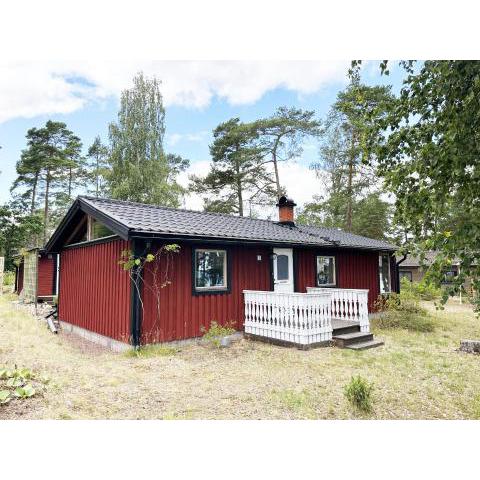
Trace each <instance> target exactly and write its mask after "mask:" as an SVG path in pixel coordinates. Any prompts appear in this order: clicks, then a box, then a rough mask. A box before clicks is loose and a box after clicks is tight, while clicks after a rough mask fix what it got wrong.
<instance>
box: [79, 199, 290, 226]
mask: <svg viewBox="0 0 480 480" xmlns="http://www.w3.org/2000/svg"><path fill="white" fill-rule="evenodd" d="M79 198H85V199H87V200H94V201H104V202H119V203H122V204H129V205H140V206H142V207H148V208H154V209H158V210H172V211H175V212H178V211H180V212H188V213H197V214H199V215H210V216H212V217H227V218H236V219H240V220H255V221H258V222H269V223H273V224H275V225H278V226H280V227H285V225H282V224H281V223H280V222H278V221H275V220H268V219H266V218H253V217H241V216H239V215H232V214H230V213H221V212H205V211H200V210H192V209H189V208H176V207H168V206H166V205H155V204H152V203H142V202H133V201H131V200H120V199H118V198H105V197H92V196H91V195H79Z"/></svg>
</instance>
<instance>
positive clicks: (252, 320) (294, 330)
mask: <svg viewBox="0 0 480 480" xmlns="http://www.w3.org/2000/svg"><path fill="white" fill-rule="evenodd" d="M243 293H244V298H245V333H246V334H248V335H251V336H255V337H260V338H265V339H270V340H273V341H279V342H283V343H286V344H293V345H297V346H299V347H302V348H305V347H308V346H314V345H321V344H328V343H330V342H331V341H332V337H333V335H334V330H339V331H341V330H342V329H348V328H352V327H357V328H358V331H359V332H362V333H368V332H369V331H370V325H369V320H368V290H351V289H338V288H337V289H329V288H308V289H307V293H280V292H270V291H254V290H244V292H243Z"/></svg>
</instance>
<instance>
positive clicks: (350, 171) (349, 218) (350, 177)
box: [345, 134, 355, 232]
mask: <svg viewBox="0 0 480 480" xmlns="http://www.w3.org/2000/svg"><path fill="white" fill-rule="evenodd" d="M351 147H352V148H351V150H350V158H349V162H348V185H347V215H346V219H345V229H346V230H347V232H351V231H352V215H353V212H352V210H353V173H354V170H353V165H354V162H355V138H354V136H353V134H352V146H351Z"/></svg>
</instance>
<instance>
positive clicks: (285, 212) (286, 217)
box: [277, 195, 297, 227]
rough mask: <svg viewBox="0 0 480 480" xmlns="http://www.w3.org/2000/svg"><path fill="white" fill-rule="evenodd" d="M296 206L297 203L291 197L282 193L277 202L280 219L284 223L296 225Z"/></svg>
mask: <svg viewBox="0 0 480 480" xmlns="http://www.w3.org/2000/svg"><path fill="white" fill-rule="evenodd" d="M296 206H297V204H296V203H295V202H294V201H293V200H292V199H291V198H287V197H286V196H285V195H282V196H281V197H280V198H279V199H278V203H277V207H278V221H279V222H280V223H281V224H283V225H291V226H292V227H293V226H295V214H294V211H293V208H294V207H296Z"/></svg>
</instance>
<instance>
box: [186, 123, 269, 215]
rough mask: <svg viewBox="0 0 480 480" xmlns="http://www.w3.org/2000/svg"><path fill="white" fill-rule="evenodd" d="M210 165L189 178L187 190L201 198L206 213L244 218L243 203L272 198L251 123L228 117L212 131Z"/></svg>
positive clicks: (260, 150)
mask: <svg viewBox="0 0 480 480" xmlns="http://www.w3.org/2000/svg"><path fill="white" fill-rule="evenodd" d="M213 138H214V141H213V144H212V145H210V154H211V156H212V164H211V167H210V171H209V172H208V174H207V175H206V176H205V177H199V176H195V175H192V176H190V189H191V190H192V191H193V192H196V193H199V194H201V195H204V197H203V200H204V208H205V210H206V211H211V212H219V213H236V214H238V215H240V216H241V217H242V216H243V215H244V203H245V202H246V201H248V202H262V201H264V202H265V201H268V198H269V197H273V195H274V190H273V189H272V184H273V179H272V177H271V174H270V173H269V172H267V171H266V169H265V161H264V158H263V156H264V151H263V150H262V149H261V148H260V147H259V146H258V144H257V141H258V132H257V131H256V130H255V129H254V128H253V127H252V125H251V124H245V123H242V122H240V119H239V118H232V119H230V120H228V121H227V122H224V123H221V124H220V125H219V126H218V127H217V128H216V129H215V130H214V131H213Z"/></svg>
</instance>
